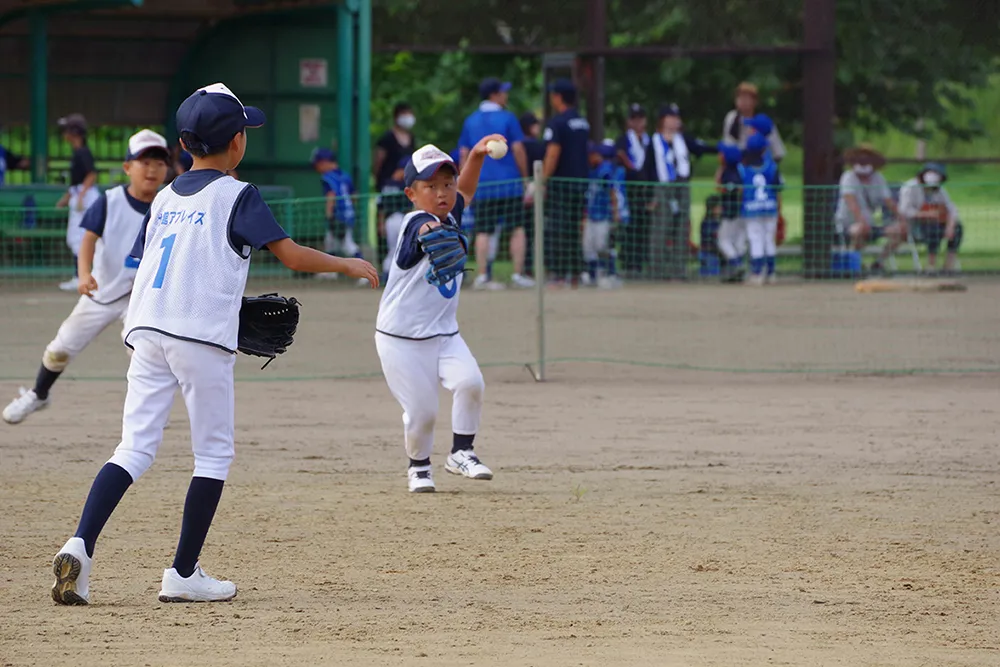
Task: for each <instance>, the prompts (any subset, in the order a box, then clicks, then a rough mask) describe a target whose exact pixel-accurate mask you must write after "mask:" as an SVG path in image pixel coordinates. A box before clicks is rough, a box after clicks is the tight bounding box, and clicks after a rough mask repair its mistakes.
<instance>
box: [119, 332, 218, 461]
mask: <svg viewBox="0 0 1000 667" xmlns="http://www.w3.org/2000/svg"><path fill="white" fill-rule="evenodd" d="M129 343H131V344H132V345H133V346H134V348H135V350H134V352H133V353H132V362H131V363H130V364H129V367H128V391H127V392H126V394H125V412H124V416H123V417H122V441H121V444H119V445H118V448H117V449H115V453H114V455H113V456H112V457H111V459H110V461H109V463H114V464H116V465H118V466H121V467H122V468H124V469H125V470H126V471H128V474H129V475H131V476H132V480H133V481H136V480H138V479H139V477H141V476H142V474H143V473H144V472H146V470H148V469H149V467H150V466H151V465H152V464H153V459H155V458H156V452H157V450H158V449H159V447H160V443H161V442H162V441H163V428H164V426H166V424H167V419H168V418H169V416H170V408H171V407H172V406H173V403H174V394H175V393H176V391H177V388H178V387H180V389H181V394H182V395H183V396H184V404H185V406H187V413H188V417H189V418H190V420H191V449H192V450H193V451H194V476H195V477H208V478H210V479H221V480H225V479H226V477H227V475H228V474H229V466H230V464H231V463H232V461H233V456H234V455H235V445H234V438H235V423H236V403H235V398H234V388H233V366H235V364H236V355H235V354H230V353H229V352H226V351H224V350H220V349H218V348H215V347H211V346H209V345H203V344H202V343H192V342H189V341H185V340H178V339H176V338H171V337H170V336H165V335H163V334H159V333H156V332H152V331H137V332H135V333H133V334H132V335H131V336H129Z"/></svg>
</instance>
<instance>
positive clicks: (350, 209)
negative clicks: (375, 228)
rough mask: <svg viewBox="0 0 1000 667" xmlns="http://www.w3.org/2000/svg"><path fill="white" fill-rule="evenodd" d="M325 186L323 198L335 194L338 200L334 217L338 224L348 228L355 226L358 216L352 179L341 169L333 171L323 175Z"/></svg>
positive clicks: (334, 207)
mask: <svg viewBox="0 0 1000 667" xmlns="http://www.w3.org/2000/svg"><path fill="white" fill-rule="evenodd" d="M321 181H322V184H323V196H324V197H325V196H326V195H328V194H329V193H331V192H332V193H333V194H334V195H335V196H336V197H337V199H336V203H335V204H334V206H333V217H334V220H336V221H337V222H342V223H344V224H345V225H347V226H348V227H352V226H354V221H355V220H356V219H357V216H356V215H355V212H354V199H353V198H352V195H353V194H354V182H353V181H352V180H351V177H350V176H348V175H347V174H345V173H344V172H342V171H341V170H340V169H331V170H330V171H328V172H326V173H325V174H323V177H322V179H321Z"/></svg>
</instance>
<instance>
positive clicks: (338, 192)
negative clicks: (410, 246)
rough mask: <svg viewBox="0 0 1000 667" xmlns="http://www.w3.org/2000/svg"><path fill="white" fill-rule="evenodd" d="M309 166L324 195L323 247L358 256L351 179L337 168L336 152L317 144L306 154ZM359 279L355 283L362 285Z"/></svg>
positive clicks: (353, 191)
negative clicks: (316, 175) (317, 175)
mask: <svg viewBox="0 0 1000 667" xmlns="http://www.w3.org/2000/svg"><path fill="white" fill-rule="evenodd" d="M310 162H311V163H312V166H313V169H315V170H316V171H317V172H318V173H319V174H320V184H321V185H322V188H323V196H324V197H325V198H326V209H325V216H326V222H327V232H326V239H325V241H324V248H323V249H324V250H326V252H328V253H330V254H333V253H334V252H336V251H338V250H339V251H340V254H341V255H344V256H346V257H357V258H360V257H361V248H359V247H358V244H357V243H356V242H355V241H354V224H355V222H357V212H356V210H355V206H354V196H355V194H356V192H357V191H356V190H355V189H354V181H353V180H352V179H351V177H350V176H349V175H348V174H346V173H344V172H343V171H342V170H341V169H340V162H339V161H338V159H337V153H336V152H334V151H333V150H332V149H329V148H317V149H316V150H314V151H313V153H312V157H311V158H310ZM367 284H368V283H367V282H366V281H365V280H363V279H362V280H359V281H358V285H359V286H362V287H363V286H366V285H367Z"/></svg>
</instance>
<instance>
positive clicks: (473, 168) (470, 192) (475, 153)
mask: <svg viewBox="0 0 1000 667" xmlns="http://www.w3.org/2000/svg"><path fill="white" fill-rule="evenodd" d="M491 141H500V142H503V143H507V139H506V138H504V136H503V135H502V134H488V135H486V136H485V137H483V138H482V139H480V140H479V142H478V143H476V145H475V146H473V147H472V150H470V151H469V159H467V160H465V164H464V165H463V167H462V173H460V174H459V175H458V191H459V192H460V193H461V194H462V196H463V197H465V203H466V204H468V203H469V202H471V201H472V198H473V197H475V196H476V188H478V187H479V172H480V171H482V169H483V160H484V159H485V158H486V155H487V153H488V151H487V150H486V144H488V143H489V142H491Z"/></svg>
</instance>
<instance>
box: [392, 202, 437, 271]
mask: <svg viewBox="0 0 1000 667" xmlns="http://www.w3.org/2000/svg"><path fill="white" fill-rule="evenodd" d="M428 222H439V220H438V219H437V218H435V217H434V216H433V215H431V214H430V213H418V214H416V215H414V216H413V218H411V219H410V222H409V224H408V225H407V226H406V230H405V231H404V232H403V236H402V237H401V238H400V239H399V250H397V251H396V266H398V267H399V268H401V269H403V270H404V271H406V270H407V269H412V268H413V267H415V266H416V265H417V264H419V263H420V260H422V259H423V258H424V249H423V248H421V247H420V241H418V240H417V237H418V236H420V228H421V227H423V226H424V225H425V224H426V223H428Z"/></svg>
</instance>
